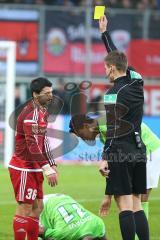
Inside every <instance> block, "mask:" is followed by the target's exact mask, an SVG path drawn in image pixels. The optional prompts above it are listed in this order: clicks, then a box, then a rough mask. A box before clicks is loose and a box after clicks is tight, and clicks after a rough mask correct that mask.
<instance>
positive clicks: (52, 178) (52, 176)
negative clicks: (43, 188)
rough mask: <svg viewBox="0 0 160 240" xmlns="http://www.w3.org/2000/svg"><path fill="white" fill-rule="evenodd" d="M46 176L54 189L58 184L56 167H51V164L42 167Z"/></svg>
mask: <svg viewBox="0 0 160 240" xmlns="http://www.w3.org/2000/svg"><path fill="white" fill-rule="evenodd" d="M42 169H43V172H44V174H45V175H46V178H47V180H48V184H49V185H50V186H51V187H54V186H56V185H57V184H58V181H57V179H58V173H57V169H56V166H52V167H51V166H50V165H49V164H46V165H44V166H43V167H42Z"/></svg>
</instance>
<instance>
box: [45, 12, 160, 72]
mask: <svg viewBox="0 0 160 240" xmlns="http://www.w3.org/2000/svg"><path fill="white" fill-rule="evenodd" d="M111 18H112V20H111V26H109V27H110V29H109V30H110V33H111V37H112V39H113V42H114V43H115V45H116V46H117V48H118V49H119V50H121V51H124V52H126V54H127V55H128V57H129V64H130V65H133V66H134V67H135V68H136V69H138V70H139V72H141V74H142V75H143V76H144V77H145V76H147V77H152V76H156V77H158V76H160V66H159V65H160V55H159V52H158V51H159V50H158V49H159V48H160V41H154V40H150V41H144V40H135V39H136V38H142V29H138V30H137V31H136V34H135V33H134V27H133V19H132V17H131V16H129V15H127V14H125V15H122V14H120V16H119V14H116V15H115V16H111ZM117 18H118V21H117ZM73 19H74V21H73ZM45 34H46V36H45V43H44V65H43V70H44V72H46V73H53V74H57V73H59V74H64V75H72V74H79V75H83V74H84V71H85V62H86V49H85V38H86V34H87V32H86V27H85V15H84V12H79V13H76V12H69V11H67V12H65V11H64V12H63V13H62V12H59V11H54V13H53V11H47V12H46V21H45ZM90 34H91V38H92V46H91V50H92V51H91V56H90V60H89V61H90V63H91V72H92V75H93V76H104V74H105V71H104V66H103V60H104V56H105V55H106V50H105V47H104V46H103V44H102V41H101V36H100V33H99V29H98V22H97V21H94V22H92V28H91V32H90ZM137 56H138V58H137Z"/></svg>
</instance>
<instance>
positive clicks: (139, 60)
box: [129, 40, 160, 78]
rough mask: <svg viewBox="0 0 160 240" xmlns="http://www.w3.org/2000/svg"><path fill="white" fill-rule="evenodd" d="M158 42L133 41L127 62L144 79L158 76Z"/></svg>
mask: <svg viewBox="0 0 160 240" xmlns="http://www.w3.org/2000/svg"><path fill="white" fill-rule="evenodd" d="M159 49H160V40H133V41H131V43H130V48H129V62H130V64H131V65H132V66H134V67H135V68H136V69H137V71H138V72H140V73H141V74H142V75H143V76H145V77H152V78H153V77H159V76H160V51H159Z"/></svg>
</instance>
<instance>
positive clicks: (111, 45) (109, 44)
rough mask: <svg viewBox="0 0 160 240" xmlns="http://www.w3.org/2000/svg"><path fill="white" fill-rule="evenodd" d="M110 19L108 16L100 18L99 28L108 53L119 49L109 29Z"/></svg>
mask: <svg viewBox="0 0 160 240" xmlns="http://www.w3.org/2000/svg"><path fill="white" fill-rule="evenodd" d="M107 25H108V20H107V18H106V16H105V15H104V16H103V17H101V18H100V20H99V30H100V32H101V34H102V41H103V43H104V45H105V47H106V50H107V52H108V53H110V52H112V51H115V50H117V48H116V46H115V45H114V43H113V41H112V39H111V36H110V34H109V32H108V31H107Z"/></svg>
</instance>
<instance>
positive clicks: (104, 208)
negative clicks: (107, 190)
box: [99, 195, 112, 217]
mask: <svg viewBox="0 0 160 240" xmlns="http://www.w3.org/2000/svg"><path fill="white" fill-rule="evenodd" d="M111 202H112V195H105V197H104V199H103V201H102V203H101V206H100V209H99V215H100V216H101V217H104V216H106V215H108V213H109V209H110V207H111Z"/></svg>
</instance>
